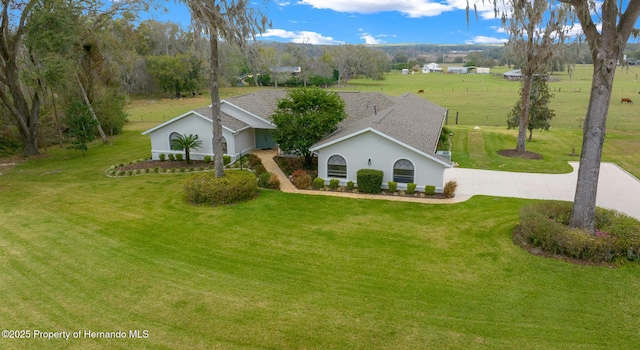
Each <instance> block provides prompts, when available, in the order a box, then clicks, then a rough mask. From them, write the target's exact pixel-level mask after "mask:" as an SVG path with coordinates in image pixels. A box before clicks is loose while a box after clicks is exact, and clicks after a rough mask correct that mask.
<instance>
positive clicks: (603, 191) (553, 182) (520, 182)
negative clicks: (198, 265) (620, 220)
mask: <svg viewBox="0 0 640 350" xmlns="http://www.w3.org/2000/svg"><path fill="white" fill-rule="evenodd" d="M253 153H254V154H255V155H257V156H258V157H260V159H261V160H262V164H263V165H264V167H265V169H267V171H268V172H270V173H274V174H276V175H278V177H279V179H280V190H282V191H283V192H287V193H301V194H313V195H325V196H336V197H346V198H360V199H383V200H393V201H403V202H414V203H437V204H447V203H457V202H463V201H466V200H468V199H469V198H471V197H472V196H475V195H487V196H496V197H515V198H528V199H554V200H564V201H573V197H574V195H575V189H576V181H577V178H578V171H577V170H578V165H579V163H578V162H569V164H570V165H571V166H572V167H573V171H572V172H571V173H569V174H533V173H513V172H506V171H493V170H479V169H464V168H451V169H446V170H445V173H444V178H445V183H446V182H447V181H449V180H456V181H457V182H458V188H457V189H456V196H455V197H454V198H451V199H429V198H416V197H400V196H388V195H384V196H383V195H376V196H372V195H364V194H358V193H346V192H322V191H307V190H299V189H297V188H295V186H293V184H292V183H291V181H289V179H288V178H287V177H286V176H285V174H284V173H283V172H282V170H280V168H279V167H278V165H277V164H276V163H275V162H274V161H273V157H274V156H276V154H277V152H276V150H256V151H254V152H253ZM596 204H597V205H598V206H600V207H603V208H609V209H615V210H618V211H620V212H623V213H626V214H627V215H631V216H634V217H636V218H638V219H640V181H639V180H638V179H636V178H635V177H634V176H633V175H631V174H629V173H627V172H626V171H625V170H624V169H622V168H620V167H618V166H617V165H616V164H614V163H602V164H601V166H600V180H599V184H598V195H597V199H596Z"/></svg>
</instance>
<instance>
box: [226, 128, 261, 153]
mask: <svg viewBox="0 0 640 350" xmlns="http://www.w3.org/2000/svg"><path fill="white" fill-rule="evenodd" d="M255 148H256V136H255V130H254V129H252V128H249V129H244V130H242V131H240V132H239V133H237V134H236V135H235V145H234V150H233V152H234V153H231V149H229V154H232V155H233V156H234V157H235V156H239V155H240V153H242V154H247V153H249V152H250V151H252V150H253V149H255Z"/></svg>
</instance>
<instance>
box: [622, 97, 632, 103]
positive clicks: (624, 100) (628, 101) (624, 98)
mask: <svg viewBox="0 0 640 350" xmlns="http://www.w3.org/2000/svg"><path fill="white" fill-rule="evenodd" d="M620 103H626V104H633V101H631V99H630V98H628V97H623V98H622V100H620Z"/></svg>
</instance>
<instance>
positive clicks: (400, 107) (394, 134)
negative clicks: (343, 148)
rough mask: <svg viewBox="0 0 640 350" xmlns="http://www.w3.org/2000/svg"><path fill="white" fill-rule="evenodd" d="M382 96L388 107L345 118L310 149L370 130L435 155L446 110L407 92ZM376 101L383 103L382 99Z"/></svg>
mask: <svg viewBox="0 0 640 350" xmlns="http://www.w3.org/2000/svg"><path fill="white" fill-rule="evenodd" d="M367 94H378V93H367ZM379 95H382V94H379ZM383 96H384V97H385V98H387V99H388V100H390V101H391V102H392V104H391V105H389V106H386V108H384V109H381V110H380V109H378V108H376V110H375V111H372V113H371V114H369V115H367V116H365V117H362V118H359V119H358V120H354V119H351V118H349V119H347V120H346V121H345V124H344V125H342V126H341V127H340V128H339V129H338V130H337V131H336V132H334V133H333V134H331V135H329V136H327V137H326V138H324V139H323V140H322V141H320V142H318V143H317V144H316V145H314V147H319V146H322V145H324V144H327V143H330V142H332V141H335V140H338V139H340V138H343V137H346V136H348V135H351V134H353V133H356V132H358V131H361V130H364V129H367V128H371V129H374V130H376V131H378V132H380V133H383V134H385V135H387V136H389V137H391V138H393V139H395V140H397V141H399V142H402V143H404V144H406V145H408V146H411V147H413V148H415V149H417V150H419V151H422V152H424V153H427V154H431V155H435V151H436V146H437V144H438V139H439V137H440V130H441V128H442V123H443V122H444V117H445V114H446V112H447V110H446V108H444V107H441V106H439V105H437V104H435V103H432V102H430V101H427V100H425V99H423V98H421V97H418V96H416V95H412V94H408V93H407V94H404V95H402V96H397V97H393V96H386V95H383ZM377 101H383V98H380V99H378V100H377ZM385 102H386V101H385ZM350 116H351V115H350Z"/></svg>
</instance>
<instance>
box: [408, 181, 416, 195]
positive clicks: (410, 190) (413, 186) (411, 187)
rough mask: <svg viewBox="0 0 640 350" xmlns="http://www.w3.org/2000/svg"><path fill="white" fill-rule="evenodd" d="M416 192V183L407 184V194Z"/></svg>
mask: <svg viewBox="0 0 640 350" xmlns="http://www.w3.org/2000/svg"><path fill="white" fill-rule="evenodd" d="M414 193H416V184H414V183H412V182H410V183H408V184H407V194H414Z"/></svg>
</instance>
